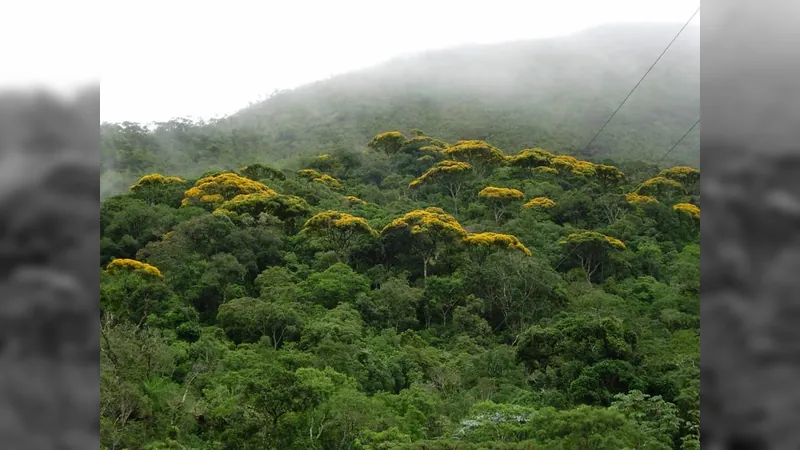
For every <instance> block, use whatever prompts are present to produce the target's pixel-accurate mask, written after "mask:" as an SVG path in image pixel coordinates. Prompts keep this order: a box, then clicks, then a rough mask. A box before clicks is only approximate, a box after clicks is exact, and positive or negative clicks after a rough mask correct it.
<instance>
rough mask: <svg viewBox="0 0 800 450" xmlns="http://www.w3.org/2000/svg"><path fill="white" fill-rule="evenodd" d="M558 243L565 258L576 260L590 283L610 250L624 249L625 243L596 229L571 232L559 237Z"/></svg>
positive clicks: (606, 258) (605, 261)
mask: <svg viewBox="0 0 800 450" xmlns="http://www.w3.org/2000/svg"><path fill="white" fill-rule="evenodd" d="M559 244H561V245H562V246H563V249H564V252H566V257H565V258H566V259H572V260H573V261H575V262H577V263H578V265H579V266H580V267H581V268H582V269H583V271H584V273H585V274H586V282H587V283H589V284H591V283H592V276H593V275H594V274H595V273H596V272H597V270H598V269H600V268H602V267H603V264H605V263H607V262H608V258H609V255H610V253H611V252H613V251H619V250H625V244H624V243H623V242H622V241H620V240H619V239H616V238H613V237H611V236H606V235H604V234H602V233H599V232H597V231H583V232H580V233H572V234H570V235H569V236H567V237H565V238H563V239H561V240H560V241H559Z"/></svg>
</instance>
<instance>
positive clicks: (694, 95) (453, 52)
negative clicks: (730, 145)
mask: <svg viewBox="0 0 800 450" xmlns="http://www.w3.org/2000/svg"><path fill="white" fill-rule="evenodd" d="M677 29H678V27H677V26H675V25H664V24H655V25H653V24H647V25H624V26H622V25H618V26H607V27H601V28H597V29H592V30H588V31H585V32H582V33H578V34H575V35H572V36H568V37H562V38H555V39H546V40H537V41H526V42H515V43H506V44H497V45H484V46H465V47H460V48H455V49H447V50H441V51H433V52H428V53H425V54H420V55H415V56H411V57H404V58H398V59H395V60H392V61H390V62H388V63H385V64H383V65H380V66H377V67H373V68H370V69H366V70H361V71H357V72H352V73H349V74H345V75H340V76H337V77H333V78H331V79H328V80H323V81H319V82H316V83H312V84H309V85H306V86H302V87H300V88H297V89H293V90H287V91H282V92H278V93H276V94H275V95H273V96H271V97H270V98H269V99H267V100H265V101H263V102H260V103H257V104H253V105H251V106H250V107H248V108H245V109H243V110H241V111H239V112H238V113H236V114H234V115H233V116H231V117H229V118H226V119H222V120H215V121H211V122H209V123H201V124H198V123H193V122H191V121H186V120H182V119H181V120H175V121H171V122H168V123H165V124H159V125H157V126H156V127H155V129H149V130H148V129H145V128H143V127H139V126H138V125H133V124H121V125H120V124H105V125H104V127H103V171H104V172H105V175H104V177H103V182H102V184H103V190H104V192H106V193H112V192H119V191H120V189H121V188H127V186H128V185H129V184H130V183H132V182H133V181H135V179H136V178H138V177H139V176H141V175H142V174H144V173H147V172H153V171H161V172H170V173H179V174H185V175H192V176H196V175H199V173H198V170H200V169H199V168H202V170H209V169H224V168H232V167H236V166H238V165H241V164H243V163H245V162H253V161H260V162H263V163H270V164H276V165H279V166H287V165H288V166H291V165H296V164H292V162H291V161H289V160H291V159H293V158H296V157H298V156H308V155H314V154H318V153H320V152H331V151H334V150H337V149H349V150H353V149H363V148H364V142H368V141H369V139H371V138H372V137H373V136H374V135H376V134H378V133H380V132H383V131H388V130H395V129H396V130H404V131H408V130H411V129H414V128H423V129H424V131H425V132H427V133H429V134H431V135H435V136H439V137H441V138H442V139H445V140H448V141H451V142H454V141H457V140H460V139H482V140H485V141H487V142H489V143H490V144H492V145H494V146H497V147H499V148H501V149H503V150H504V151H506V152H507V153H516V152H517V151H519V150H520V149H523V148H529V147H534V146H538V147H543V148H547V149H549V150H551V151H555V152H558V153H561V152H564V153H570V154H575V155H579V156H582V157H585V158H588V159H592V160H595V161H602V160H604V159H612V160H616V161H622V160H629V159H636V160H654V159H656V158H660V157H661V156H662V155H663V154H664V153H665V152H666V151H667V150H668V149H669V148H670V147H671V146H672V144H673V143H674V142H675V141H676V140H677V139H679V138H680V136H681V135H683V133H684V132H685V131H686V130H687V129H688V128H689V127H690V126H691V124H692V123H694V121H695V120H697V118H698V116H699V104H700V89H699V81H700V77H699V30H698V29H697V27H690V28H687V29H686V30H685V31H684V33H683V34H682V35H681V37H680V38H679V39H678V40H677V41H676V42H675V44H674V45H673V46H672V48H671V49H670V51H669V52H668V53H667V54H666V55H664V57H663V58H662V60H661V61H660V62H659V64H658V65H657V66H656V67H655V69H654V70H653V71H652V72H651V73H650V75H649V76H648V78H647V79H646V80H645V82H644V83H642V85H641V86H640V87H639V89H638V90H637V91H636V93H635V94H634V95H633V96H632V97H631V98H630V99H629V100H628V102H627V103H626V104H625V106H624V107H623V108H622V110H621V111H620V112H619V114H617V116H616V117H615V118H614V120H613V121H612V122H611V123H610V124H609V125H608V127H607V128H606V129H605V130H604V131H603V133H602V134H601V136H600V137H599V138H598V139H597V140H596V141H595V143H594V144H593V146H592V148H590V149H588V151H587V152H585V153H584V152H582V149H583V147H584V146H585V145H586V143H587V142H588V141H589V140H590V138H591V137H592V136H593V135H594V133H595V132H596V131H597V130H598V129H599V128H600V126H602V124H603V122H604V121H605V120H606V119H607V118H608V117H609V115H610V114H611V113H612V112H613V111H614V109H615V108H616V107H617V105H618V104H619V102H620V101H621V100H622V99H623V98H625V96H626V95H627V94H628V92H629V91H630V89H631V87H632V86H634V85H635V83H636V82H637V81H638V80H639V78H640V77H641V76H642V74H643V73H644V72H645V71H646V70H647V68H648V67H649V66H650V65H651V64H652V62H653V61H654V60H655V58H656V57H657V56H658V55H659V54H660V52H661V51H662V50H663V48H664V46H665V45H666V44H667V43H668V42H669V41H670V40H671V39H672V37H673V36H674V33H675V32H676V31H677ZM699 154H700V152H699V133H698V130H694V132H693V133H692V134H690V135H689V136H688V137H687V138H686V139H685V140H684V142H683V143H682V144H681V145H680V146H679V147H678V148H676V149H675V151H674V152H673V153H672V154H671V155H670V157H669V158H668V159H667V160H665V161H664V164H665V165H666V164H671V165H674V164H689V165H694V166H698V167H699V160H700V158H699ZM106 195H107V194H104V197H105V196H106Z"/></svg>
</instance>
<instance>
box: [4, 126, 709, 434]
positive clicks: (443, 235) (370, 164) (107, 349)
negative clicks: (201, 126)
mask: <svg viewBox="0 0 800 450" xmlns="http://www.w3.org/2000/svg"><path fill="white" fill-rule="evenodd" d="M454 142H456V143H455V144H452V145H451V144H448V143H447V142H446V141H445V140H444V139H439V138H436V137H433V136H430V135H427V134H425V133H424V132H422V131H420V130H412V131H409V132H407V133H401V132H399V131H398V132H388V133H383V134H379V135H378V136H375V138H374V139H373V140H372V142H369V145H368V146H369V147H371V148H372V149H371V150H370V151H369V153H364V152H360V151H357V150H352V151H346V150H335V149H333V150H331V149H324V150H323V149H321V150H320V151H321V152H324V153H320V154H319V155H309V156H308V157H307V158H300V159H298V161H297V163H296V165H294V166H292V167H287V168H285V169H286V170H278V169H275V168H272V167H271V166H267V165H265V164H264V163H257V162H254V163H250V164H247V163H246V162H245V163H244V164H237V165H235V166H232V167H238V169H236V170H228V169H227V168H225V167H215V166H214V165H213V164H211V163H210V162H209V166H208V167H207V170H206V171H205V172H204V173H203V174H201V175H192V174H191V173H183V172H178V173H170V172H169V171H168V170H166V169H167V167H158V168H157V170H153V171H151V172H150V174H149V175H147V176H145V177H142V178H141V180H139V182H138V183H137V184H136V186H138V187H136V188H133V189H130V190H128V191H126V192H125V193H121V194H119V195H115V196H112V197H110V198H108V199H106V200H105V201H104V202H103V203H102V206H101V220H100V228H101V239H100V249H101V250H100V253H101V255H100V257H101V266H100V273H101V283H100V297H101V301H100V308H101V334H100V335H101V352H100V358H101V378H102V383H101V392H100V404H101V410H100V411H101V412H100V415H101V418H100V430H101V431H100V440H101V446H102V447H101V448H104V449H109V450H110V449H113V448H117V449H120V448H148V449H166V448H176V449H189V448H192V449H195V448H196V449H208V450H212V449H221V448H230V449H242V450H243V449H247V448H267V449H292V448H314V449H344V448H352V449H365V450H366V449H376V450H377V449H383V448H398V449H402V448H406V449H424V448H442V449H447V448H465V449H468V448H475V449H479V448H480V449H485V448H497V449H512V448H590V447H591V448H602V449H614V450H616V449H619V448H653V449H673V448H674V449H682V450H689V449H697V448H699V409H700V406H699V405H700V403H699V382H698V380H699V376H700V375H699V314H700V313H699V311H700V302H699V295H700V289H699V285H700V283H699V269H698V267H699V257H700V252H699V242H700V240H699V234H700V233H699V229H700V227H699V226H698V225H699V206H698V203H697V201H696V198H695V197H693V196H692V195H690V193H689V191H690V189H691V188H690V187H688V186H685V185H684V184H683V183H684V182H686V183H689V184H691V183H693V182H695V180H694V179H693V178H692V176H691V175H687V176H681V175H680V174H681V173H684V172H685V173H690V172H691V171H687V170H686V169H675V170H672V171H666V172H664V171H662V170H661V169H659V168H658V167H653V166H651V165H647V164H643V163H642V164H619V165H617V164H613V163H612V161H588V160H586V159H585V157H581V158H579V157H577V156H572V155H567V154H563V153H555V152H550V151H549V150H545V149H542V148H528V149H525V150H522V151H516V150H515V149H513V148H512V149H509V151H508V152H504V151H501V150H500V149H499V148H496V147H494V146H493V145H491V144H488V143H487V142H486V141H481V140H463V141H456V140H454ZM426 156H427V157H429V158H426ZM197 158H198V160H203V159H202V158H204V156H202V154H198V155H197ZM209 158H210V157H209ZM623 174H624V175H623ZM659 174H660V175H659ZM654 179H655V180H656V181H652V180H654ZM331 180H333V181H331ZM644 180H651V181H644ZM643 181H644V182H643ZM265 183H266V184H265ZM662 185H663V186H662ZM637 188H638V191H637ZM649 195H652V197H651V196H649ZM53 204H54V205H57V204H58V203H57V202H56V203H53ZM56 210H57V209H56V208H55V206H54V207H53V211H56ZM65 224H67V223H66V222H62V221H56V222H55V223H54V224H53V226H62V227H63V226H65ZM28 225H29V222H28V221H26V218H25V216H24V214H23V215H18V216H15V217H13V219H12V221H11V222H10V223H9V224H8V227H7V229H9V230H12V231H13V232H14V233H17V234H19V235H20V236H24V235H25V233H29V232H30V231H29V228H30V227H29V226H28ZM73 226H76V227H78V226H81V227H82V226H84V225H83V224H81V223H76V224H74V225H73ZM56 228H57V227H56ZM54 236H56V235H54ZM51 239H52V241H51V242H48V243H45V244H41V249H40V250H38V251H37V252H38V253H35V254H32V255H31V256H27V257H29V258H40V257H45V256H46V255H47V254H48V253H47V250H49V249H50V248H52V247H53V246H57V245H68V240H66V239H65V240H64V242H60V241H59V239H58V238H57V237H53V238H51ZM5 248H6V250H5V251H7V252H8V251H11V250H13V247H11V246H7V247H5ZM16 251H19V250H16ZM27 251H29V252H30V251H31V250H30V246H29V248H28V250H27ZM42 255H44V256H42ZM37 277H38V278H37ZM51 278H52V277H49V276H48V275H46V274H39V275H36V274H31V273H27V272H26V273H21V274H18V275H17V277H16V280H17V281H16V283H17V285H20V286H22V285H24V286H28V285H31V286H32V285H33V284H34V282H35V283H39V281H37V280H49V281H48V283H45V284H44V285H45V286H47V287H46V288H45V289H47V290H48V291H47V292H50V293H49V294H47V295H50V296H52V297H54V298H62V297H63V298H66V297H68V296H76V295H79V294H78V293H77V292H78V291H75V289H73V288H72V287H70V286H71V285H70V284H69V283H66V284H65V283H61V284H59V283H58V282H57V280H55V279H54V278H53V279H51ZM39 284H41V283H39ZM29 288H30V289H32V287H29ZM8 298H16V297H14V296H13V295H11V294H9V295H8ZM2 320H5V319H4V318H3V317H0V321H2ZM3 323H5V322H3ZM95 354H96V352H95Z"/></svg>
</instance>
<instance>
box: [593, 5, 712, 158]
mask: <svg viewBox="0 0 800 450" xmlns="http://www.w3.org/2000/svg"><path fill="white" fill-rule="evenodd" d="M699 12H700V7H698V8H697V10H696V11H695V12H694V14H692V17H689V20H687V21H686V23H685V24H684V25H683V27H681V29H680V31H678V34H676V35H675V37H674V38H672V41H670V43H669V44H668V45H667V47H666V48H665V49H664V51H663V52H661V54H660V55H659V56H658V58H656V60H655V62H654V63H653V65H651V66H650V68H649V69H647V72H645V73H644V75H642V78H641V79H639V82H638V83H636V86H634V87H633V89H631V91H630V92H629V93H628V95H627V96H626V97H625V99H624V100H622V103H620V104H619V106H618V107H617V109H616V110H615V111H614V112H613V113H612V114H611V116H610V117H609V118H608V120H606V123H604V124H603V126H602V127H600V129H599V130H597V133H595V135H594V137H592V139H591V140H590V141H589V143H588V144H586V147H584V148H583V151H582V152H581V153H585V152H586V150H588V149H589V146H591V145H592V143H593V142H594V140H595V139H597V136H599V135H600V133H602V132H603V130H604V129H605V128H606V125H608V123H609V122H611V119H613V118H614V116H616V115H617V113H618V112H619V110H620V109H621V108H622V105H624V104H625V102H627V101H628V99H629V98H630V97H631V95H633V93H634V92H635V91H636V88H638V87H639V85H640V84H642V81H644V79H645V78H646V77H647V75H648V74H649V73H650V71H651V70H653V67H655V66H656V64H658V62H659V61H660V60H661V57H662V56H664V54H665V53H667V50H669V48H670V47H672V44H673V43H674V42H675V41H676V40H677V39H678V36H680V35H681V33H683V30H685V29H686V27H687V26H689V23H691V21H692V19H694V16H696V15H697V13H699Z"/></svg>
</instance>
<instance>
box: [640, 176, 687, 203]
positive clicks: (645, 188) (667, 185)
mask: <svg viewBox="0 0 800 450" xmlns="http://www.w3.org/2000/svg"><path fill="white" fill-rule="evenodd" d="M635 193H637V194H640V195H647V196H650V197H654V198H656V199H658V200H659V201H661V202H663V203H674V202H676V201H677V200H679V199H682V198H683V197H685V196H686V195H687V194H688V193H687V192H686V188H684V186H683V185H682V184H681V183H680V182H678V181H675V180H671V179H669V178H665V177H653V178H650V179H649V180H646V181H645V182H643V183H642V184H641V185H639V187H638V188H637V189H636V191H635Z"/></svg>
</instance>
